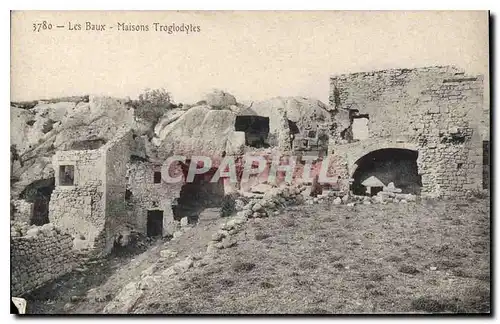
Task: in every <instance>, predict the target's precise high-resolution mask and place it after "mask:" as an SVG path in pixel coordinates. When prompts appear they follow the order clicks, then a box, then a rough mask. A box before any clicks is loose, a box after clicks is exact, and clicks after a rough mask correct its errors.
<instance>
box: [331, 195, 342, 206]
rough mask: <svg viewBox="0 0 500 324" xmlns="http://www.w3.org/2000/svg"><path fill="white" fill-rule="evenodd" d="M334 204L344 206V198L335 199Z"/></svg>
mask: <svg viewBox="0 0 500 324" xmlns="http://www.w3.org/2000/svg"><path fill="white" fill-rule="evenodd" d="M333 204H334V205H340V204H342V198H340V197H337V198H335V199H334V200H333Z"/></svg>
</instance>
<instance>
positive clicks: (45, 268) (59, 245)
mask: <svg viewBox="0 0 500 324" xmlns="http://www.w3.org/2000/svg"><path fill="white" fill-rule="evenodd" d="M10 248H11V265H12V266H11V294H12V295H13V296H21V295H22V294H25V293H28V292H30V291H32V290H34V289H36V288H39V287H41V286H42V285H43V284H45V283H47V282H48V281H50V280H53V279H56V278H58V277H60V276H62V275H64V274H66V273H68V272H70V271H72V270H73V269H74V268H75V267H76V266H78V264H79V262H80V260H81V259H80V258H79V255H78V254H77V253H75V251H74V250H73V237H72V236H71V235H70V234H69V233H65V232H62V231H61V230H59V229H58V228H54V227H53V226H52V225H51V224H46V225H44V226H41V227H36V228H32V229H30V230H28V233H27V234H25V235H23V236H12V237H11V240H10Z"/></svg>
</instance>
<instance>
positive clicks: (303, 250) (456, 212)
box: [133, 200, 490, 314]
mask: <svg viewBox="0 0 500 324" xmlns="http://www.w3.org/2000/svg"><path fill="white" fill-rule="evenodd" d="M489 227H490V221H489V207H488V201H486V200H477V201H474V202H470V203H468V204H460V203H458V202H451V201H447V202H446V201H425V200H423V201H422V202H420V203H417V204H397V205H392V204H389V205H368V206H366V205H360V206H356V207H351V208H349V207H346V206H336V205H331V206H328V205H315V206H301V207H299V208H294V209H293V210H291V211H288V212H285V213H283V214H282V215H280V216H277V217H271V218H268V219H263V220H259V221H257V222H253V221H251V222H250V223H249V224H247V226H246V229H245V231H243V232H241V233H239V234H238V236H237V239H238V244H237V245H236V246H235V247H233V248H230V249H226V250H221V251H220V254H219V255H218V256H217V257H216V258H215V259H214V260H213V262H212V263H210V264H208V265H206V266H204V267H201V268H196V269H192V270H191V271H189V272H188V273H186V274H184V275H183V276H182V277H181V278H180V280H176V281H174V282H172V281H168V282H167V281H165V282H164V283H162V282H160V283H158V285H157V287H156V288H154V289H152V290H150V291H147V292H146V295H145V296H144V298H143V299H142V301H141V303H139V304H138V305H136V307H135V309H134V310H133V311H134V312H137V313H157V314H158V313H162V314H164V313H182V314H185V313H247V314H255V313H266V314H269V313H281V314H284V313H285V314H286V313H302V314H311V313H341V314H356V313H443V312H444V313H446V312H454V313H484V312H489V310H490V282H489V280H490V279H489V278H490V272H489V262H490V254H489V253H490V251H489V243H490V236H489Z"/></svg>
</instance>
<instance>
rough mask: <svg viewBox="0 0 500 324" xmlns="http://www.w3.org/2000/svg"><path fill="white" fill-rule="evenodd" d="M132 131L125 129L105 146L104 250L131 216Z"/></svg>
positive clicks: (108, 247) (123, 229) (123, 228)
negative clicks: (127, 193)
mask: <svg viewBox="0 0 500 324" xmlns="http://www.w3.org/2000/svg"><path fill="white" fill-rule="evenodd" d="M132 142H133V138H132V131H131V130H123V131H122V132H121V133H120V134H119V135H118V136H117V137H116V138H114V139H113V140H112V141H110V142H108V143H107V144H106V146H105V147H104V148H103V150H104V156H105V160H106V162H105V170H106V171H105V172H106V178H105V179H106V181H105V191H104V202H105V215H106V216H105V222H106V225H105V228H106V245H105V248H104V250H106V251H107V250H110V249H111V248H112V244H113V242H114V236H115V235H116V234H117V233H120V232H121V231H125V230H126V229H127V224H128V223H129V218H128V214H127V210H126V205H125V191H126V189H127V160H128V158H129V157H130V151H131V144H132Z"/></svg>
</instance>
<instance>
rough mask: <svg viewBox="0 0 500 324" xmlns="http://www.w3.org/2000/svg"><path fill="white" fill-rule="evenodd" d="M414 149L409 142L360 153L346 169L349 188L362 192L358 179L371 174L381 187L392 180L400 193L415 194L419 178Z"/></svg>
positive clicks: (418, 190) (419, 185) (366, 177)
mask: <svg viewBox="0 0 500 324" xmlns="http://www.w3.org/2000/svg"><path fill="white" fill-rule="evenodd" d="M418 155H419V154H418V150H416V148H415V147H414V146H411V145H404V144H402V145H398V146H396V147H394V146H390V147H385V146H382V147H379V148H376V149H374V150H371V151H369V152H366V153H365V154H363V155H361V156H356V160H355V162H354V163H353V165H352V166H351V168H350V170H349V171H350V177H351V190H352V191H353V193H355V194H364V191H365V189H366V187H365V186H363V185H362V182H363V181H365V180H366V179H368V178H370V177H375V178H377V179H378V180H380V182H382V183H383V184H384V185H385V186H387V185H388V184H389V183H391V182H392V183H394V185H395V186H396V187H397V188H401V189H402V192H403V193H413V194H419V193H420V189H421V187H422V180H421V176H420V174H419V170H418Z"/></svg>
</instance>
